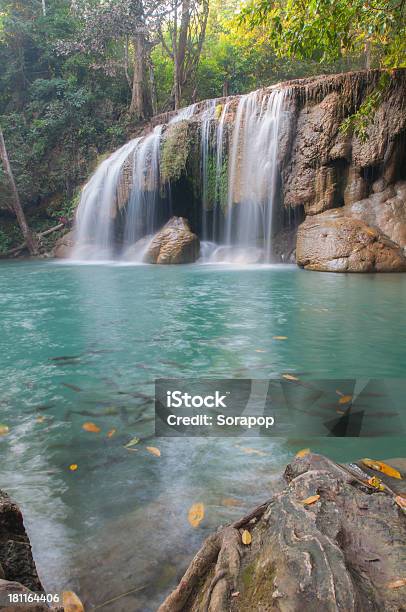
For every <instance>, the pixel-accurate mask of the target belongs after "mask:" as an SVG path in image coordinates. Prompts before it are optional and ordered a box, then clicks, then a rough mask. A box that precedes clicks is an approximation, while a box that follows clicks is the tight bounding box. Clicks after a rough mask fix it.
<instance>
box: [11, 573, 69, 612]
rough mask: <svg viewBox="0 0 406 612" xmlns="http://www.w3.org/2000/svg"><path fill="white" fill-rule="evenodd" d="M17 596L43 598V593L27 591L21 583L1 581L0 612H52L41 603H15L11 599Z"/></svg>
mask: <svg viewBox="0 0 406 612" xmlns="http://www.w3.org/2000/svg"><path fill="white" fill-rule="evenodd" d="M15 594H18V595H20V596H22V597H24V596H25V597H30V596H31V597H35V595H39V596H41V593H37V592H33V591H30V589H27V588H26V587H24V586H23V585H22V584H20V583H19V582H11V581H9V580H1V579H0V610H2V612H49V610H50V608H49V607H48V606H47V605H46V604H45V603H41V602H40V601H38V602H32V603H29V602H28V601H27V603H13V602H12V601H11V600H10V597H11V596H12V595H15ZM60 610H61V609H60Z"/></svg>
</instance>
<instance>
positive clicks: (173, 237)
mask: <svg viewBox="0 0 406 612" xmlns="http://www.w3.org/2000/svg"><path fill="white" fill-rule="evenodd" d="M199 254H200V242H199V238H198V237H197V236H196V234H194V233H193V232H192V230H191V229H190V226H189V223H188V221H187V220H186V219H184V218H183V217H172V218H171V219H169V221H168V223H166V225H164V227H163V228H162V229H161V230H160V231H159V232H158V233H157V234H155V236H154V238H153V239H152V240H151V242H150V244H149V246H148V249H147V251H146V254H145V256H144V261H146V262H147V263H153V264H183V263H193V262H195V261H196V260H197V259H198V257H199Z"/></svg>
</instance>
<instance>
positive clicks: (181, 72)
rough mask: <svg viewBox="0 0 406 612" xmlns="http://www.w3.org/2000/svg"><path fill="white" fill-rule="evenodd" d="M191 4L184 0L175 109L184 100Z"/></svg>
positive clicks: (177, 60) (176, 65)
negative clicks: (183, 91)
mask: <svg viewBox="0 0 406 612" xmlns="http://www.w3.org/2000/svg"><path fill="white" fill-rule="evenodd" d="M190 16H191V6H190V0H182V17H181V21H180V28H179V42H178V45H177V54H176V56H177V57H176V61H175V83H174V85H175V109H176V110H177V109H178V108H179V107H180V105H181V101H182V88H183V85H184V84H185V59H186V48H187V41H188V31H189V26H190Z"/></svg>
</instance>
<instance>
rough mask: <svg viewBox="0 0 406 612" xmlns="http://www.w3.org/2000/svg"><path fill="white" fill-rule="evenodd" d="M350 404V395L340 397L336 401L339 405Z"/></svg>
mask: <svg viewBox="0 0 406 612" xmlns="http://www.w3.org/2000/svg"><path fill="white" fill-rule="evenodd" d="M350 402H352V395H342V396H341V397H340V399H339V400H338V403H339V404H349V403H350Z"/></svg>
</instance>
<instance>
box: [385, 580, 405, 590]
mask: <svg viewBox="0 0 406 612" xmlns="http://www.w3.org/2000/svg"><path fill="white" fill-rule="evenodd" d="M404 586H406V578H399V580H394V581H393V582H389V583H388V589H400V587H404Z"/></svg>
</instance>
